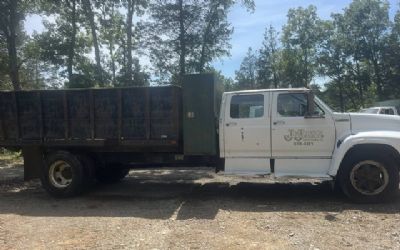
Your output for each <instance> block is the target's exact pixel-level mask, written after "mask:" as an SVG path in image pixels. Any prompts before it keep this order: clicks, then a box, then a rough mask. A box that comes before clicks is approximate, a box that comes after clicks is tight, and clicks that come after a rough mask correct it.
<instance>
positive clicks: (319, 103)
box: [315, 96, 333, 113]
mask: <svg viewBox="0 0 400 250" xmlns="http://www.w3.org/2000/svg"><path fill="white" fill-rule="evenodd" d="M315 101H316V102H317V104H318V105H320V106H321V107H322V108H323V109H325V110H326V111H328V112H329V113H333V110H332V109H331V108H330V107H329V106H328V105H327V104H326V103H324V102H323V101H322V100H321V99H319V98H318V96H315Z"/></svg>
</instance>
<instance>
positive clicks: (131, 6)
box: [124, 0, 148, 85]
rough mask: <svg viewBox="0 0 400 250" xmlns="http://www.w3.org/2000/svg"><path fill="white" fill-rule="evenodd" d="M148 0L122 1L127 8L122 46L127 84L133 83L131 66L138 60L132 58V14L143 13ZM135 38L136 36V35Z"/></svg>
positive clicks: (136, 63)
mask: <svg viewBox="0 0 400 250" xmlns="http://www.w3.org/2000/svg"><path fill="white" fill-rule="evenodd" d="M147 5H148V1H146V0H125V1H124V6H125V8H126V10H127V15H126V24H125V25H126V43H125V48H124V53H126V63H125V65H124V67H125V69H124V73H125V74H126V75H125V77H124V79H125V80H126V81H128V82H129V83H128V85H133V82H135V80H134V78H133V77H134V74H133V70H136V71H137V69H134V68H133V67H134V66H135V65H138V62H135V63H134V58H133V55H132V51H133V41H132V38H134V37H135V36H134V35H133V33H132V32H133V30H132V29H133V26H134V25H133V16H134V15H135V14H136V15H137V16H140V15H142V14H143V13H144V10H145V9H146V8H147ZM136 38H137V37H136Z"/></svg>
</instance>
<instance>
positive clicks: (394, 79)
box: [0, 0, 400, 111]
mask: <svg viewBox="0 0 400 250" xmlns="http://www.w3.org/2000/svg"><path fill="white" fill-rule="evenodd" d="M236 4H240V5H241V6H242V7H243V8H245V9H247V10H248V11H249V12H252V11H254V10H255V4H254V1H253V0H241V1H235V0H107V1H100V0H82V1H81V0H57V1H49V0H34V1H27V0H4V1H0V89H19V88H22V89H38V88H63V87H66V88H86V87H102V86H111V87H112V86H147V85H150V83H151V82H153V83H154V82H155V83H158V84H164V83H168V84H171V83H172V84H176V85H179V84H180V82H181V79H182V76H183V75H184V74H188V73H202V72H214V73H215V74H216V75H217V77H218V78H219V80H220V81H221V82H223V83H224V85H225V89H226V90H237V89H254V88H279V87H290V86H291V87H304V86H308V87H310V88H312V89H314V91H316V92H317V93H318V95H320V96H321V97H322V98H323V99H324V100H325V101H326V102H328V104H330V105H332V106H333V107H334V108H335V109H337V110H342V111H345V110H358V109H359V108H361V107H366V106H368V105H371V104H372V103H374V102H375V101H380V100H385V99H395V98H399V97H400V88H399V82H400V60H399V58H400V12H398V13H397V14H396V16H395V18H394V20H390V19H389V4H388V2H387V1H386V0H353V1H352V2H351V3H350V4H349V6H347V7H346V8H345V9H344V10H343V11H342V12H341V13H332V15H331V18H329V19H328V20H322V19H321V18H320V17H319V16H318V15H317V9H316V7H315V6H312V5H311V6H308V7H298V8H293V9H290V10H289V11H288V13H287V23H286V24H285V25H284V26H283V28H282V30H279V31H277V30H276V29H275V28H274V27H272V26H271V25H269V26H268V27H266V30H265V34H264V40H263V42H262V44H261V48H260V49H259V50H252V49H249V50H248V52H247V54H246V55H245V57H244V59H243V62H242V63H241V65H240V68H239V69H238V70H237V71H236V75H235V80H232V79H230V78H227V77H224V76H223V74H222V73H221V72H219V71H216V70H215V69H213V68H212V63H213V62H215V60H216V59H219V58H222V57H225V56H229V55H230V50H231V45H230V39H231V37H232V34H233V27H232V25H231V23H230V22H229V19H228V14H229V13H230V11H231V10H232V8H233V6H235V5H236ZM30 14H40V15H42V16H44V17H46V18H45V19H44V20H45V22H44V27H45V30H44V32H42V33H40V34H33V35H31V36H28V35H27V34H25V32H24V30H23V25H22V22H23V20H24V19H25V18H26V16H27V15H30ZM142 55H146V56H148V57H149V62H147V63H146V64H147V65H144V64H143V61H141V60H142V59H141V58H142ZM150 73H151V75H152V77H150ZM320 79H326V80H327V83H326V85H325V86H322V85H321V83H320V82H319V81H320ZM316 83H318V84H316Z"/></svg>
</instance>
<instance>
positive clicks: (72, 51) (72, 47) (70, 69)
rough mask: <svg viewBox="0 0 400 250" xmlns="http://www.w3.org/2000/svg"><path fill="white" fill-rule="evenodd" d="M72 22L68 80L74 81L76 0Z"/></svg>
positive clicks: (73, 3) (73, 5)
mask: <svg viewBox="0 0 400 250" xmlns="http://www.w3.org/2000/svg"><path fill="white" fill-rule="evenodd" d="M71 23H72V32H71V42H70V44H69V51H68V66H67V68H68V80H69V82H70V83H71V82H72V80H73V79H72V66H73V64H74V54H75V40H76V0H72V12H71Z"/></svg>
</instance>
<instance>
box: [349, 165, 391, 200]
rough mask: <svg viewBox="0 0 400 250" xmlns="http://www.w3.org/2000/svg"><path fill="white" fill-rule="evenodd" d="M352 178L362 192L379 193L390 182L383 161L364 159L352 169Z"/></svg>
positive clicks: (356, 187)
mask: <svg viewBox="0 0 400 250" xmlns="http://www.w3.org/2000/svg"><path fill="white" fill-rule="evenodd" d="M350 180H351V185H352V186H353V187H354V188H355V189H356V190H357V191H358V192H360V193H361V194H364V195H377V194H379V193H381V192H382V191H383V190H385V188H386V187H387V185H388V184H389V174H388V172H387V170H386V168H385V167H384V166H383V164H382V163H379V162H376V161H362V162H360V163H358V164H357V165H356V166H355V167H354V168H353V169H352V170H351V173H350Z"/></svg>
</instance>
